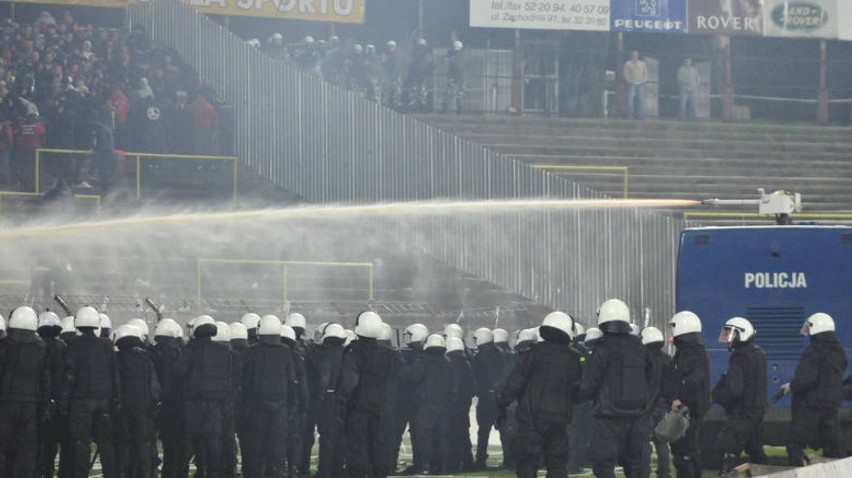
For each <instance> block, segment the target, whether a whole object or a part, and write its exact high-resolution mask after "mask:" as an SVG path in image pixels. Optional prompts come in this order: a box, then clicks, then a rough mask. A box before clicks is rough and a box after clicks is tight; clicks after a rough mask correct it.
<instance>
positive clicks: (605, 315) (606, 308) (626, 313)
mask: <svg viewBox="0 0 852 478" xmlns="http://www.w3.org/2000/svg"><path fill="white" fill-rule="evenodd" d="M607 322H625V323H628V324H629V323H630V309H629V308H628V307H627V304H625V303H624V302H622V301H620V300H618V299H609V300H608V301H606V302H604V303H603V304H601V306H600V307H599V308H598V326H599V327H600V326H601V325H603V324H605V323H607Z"/></svg>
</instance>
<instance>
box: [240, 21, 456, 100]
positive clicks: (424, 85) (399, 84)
mask: <svg viewBox="0 0 852 478" xmlns="http://www.w3.org/2000/svg"><path fill="white" fill-rule="evenodd" d="M248 43H249V44H250V45H252V46H254V47H255V48H259V49H262V50H263V51H264V52H265V53H267V54H268V55H269V56H271V57H273V58H277V59H282V60H285V61H289V62H292V63H293V64H294V65H296V66H298V67H299V68H301V69H303V70H305V71H307V72H309V73H311V74H315V75H317V76H320V77H322V78H324V79H325V80H327V81H329V82H331V83H334V84H336V85H338V86H340V87H343V88H346V89H348V90H350V91H354V92H356V93H358V94H360V95H362V96H363V97H365V98H367V99H370V100H373V101H379V102H381V103H382V104H384V105H385V106H388V107H389V108H393V109H396V110H399V111H406V112H423V111H427V110H429V109H430V104H431V103H432V102H431V101H430V97H429V95H430V94H432V93H433V90H430V88H429V81H430V79H431V78H432V76H433V74H434V73H435V69H436V59H435V55H434V54H433V50H432V47H430V46H429V44H428V43H427V41H426V40H425V39H423V38H420V39H418V40H417V41H415V42H414V43H413V45H411V47H410V48H406V49H405V51H402V50H401V49H400V46H399V45H398V44H397V42H396V41H394V40H388V41H387V43H385V45H384V46H382V47H379V48H377V47H376V46H375V45H372V44H368V45H362V44H361V43H345V42H343V41H341V39H340V38H339V37H338V36H332V37H331V38H330V39H329V40H328V41H325V40H315V39H314V38H313V37H312V36H307V37H305V38H303V39H302V41H301V42H297V43H292V44H287V43H285V41H284V36H283V35H282V34H280V33H274V34H272V35H270V36H269V37H268V38H267V39H266V40H265V41H263V42H262V41H261V40H259V39H257V38H254V39H250V40H248ZM445 58H446V63H447V64H446V71H447V79H446V85H444V86H445V87H444V88H443V90H442V92H443V97H442V98H441V104H442V109H443V110H444V111H446V110H448V109H449V108H451V107H452V108H454V109H455V111H456V112H457V113H460V112H461V98H462V96H463V92H464V87H465V72H466V68H465V61H466V60H465V57H464V54H463V44H462V42H461V41H458V40H455V41H453V42H452V44H451V46H450V48H448V49H447V54H446V57H445Z"/></svg>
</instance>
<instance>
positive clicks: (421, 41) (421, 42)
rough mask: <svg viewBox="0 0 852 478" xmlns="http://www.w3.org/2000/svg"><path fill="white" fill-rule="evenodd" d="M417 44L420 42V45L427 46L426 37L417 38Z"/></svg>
mask: <svg viewBox="0 0 852 478" xmlns="http://www.w3.org/2000/svg"><path fill="white" fill-rule="evenodd" d="M417 44H418V45H419V46H426V39H425V38H418V39H417Z"/></svg>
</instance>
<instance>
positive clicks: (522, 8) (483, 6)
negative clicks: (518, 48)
mask: <svg viewBox="0 0 852 478" xmlns="http://www.w3.org/2000/svg"><path fill="white" fill-rule="evenodd" d="M609 2H610V0H470V26H472V27H491V28H523V29H533V30H591V31H609V8H610V7H609Z"/></svg>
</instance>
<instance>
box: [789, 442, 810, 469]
mask: <svg viewBox="0 0 852 478" xmlns="http://www.w3.org/2000/svg"><path fill="white" fill-rule="evenodd" d="M787 461H788V463H789V465H790V466H805V465H809V464H810V463H811V460H810V459H809V458H808V457H807V456H805V453H804V451H803V450H802V448H801V447H798V446H792V445H787Z"/></svg>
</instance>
